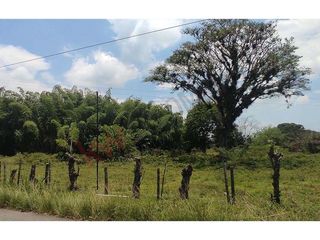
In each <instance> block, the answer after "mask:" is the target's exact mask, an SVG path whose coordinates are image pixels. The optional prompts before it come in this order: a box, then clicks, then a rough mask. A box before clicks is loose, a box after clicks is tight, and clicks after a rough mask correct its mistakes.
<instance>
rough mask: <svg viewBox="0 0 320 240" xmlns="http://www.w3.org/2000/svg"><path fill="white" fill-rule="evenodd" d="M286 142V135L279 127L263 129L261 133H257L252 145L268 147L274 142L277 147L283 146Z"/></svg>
mask: <svg viewBox="0 0 320 240" xmlns="http://www.w3.org/2000/svg"><path fill="white" fill-rule="evenodd" d="M284 140H285V135H284V134H283V133H282V132H281V130H280V129H279V128H277V127H267V128H263V129H262V130H260V131H259V132H257V133H255V135H254V137H253V139H252V143H253V144H254V145H266V144H268V143H270V141H272V142H274V143H275V144H276V145H281V144H282V143H283V141H284Z"/></svg>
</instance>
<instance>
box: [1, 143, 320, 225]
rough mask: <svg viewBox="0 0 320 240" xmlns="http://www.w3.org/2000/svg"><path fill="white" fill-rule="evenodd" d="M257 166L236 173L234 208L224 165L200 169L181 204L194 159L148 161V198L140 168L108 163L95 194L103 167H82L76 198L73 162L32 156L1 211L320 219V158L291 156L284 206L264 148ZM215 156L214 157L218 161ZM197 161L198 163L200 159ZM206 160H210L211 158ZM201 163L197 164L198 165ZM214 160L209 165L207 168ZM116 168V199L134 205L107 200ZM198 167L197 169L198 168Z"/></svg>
mask: <svg viewBox="0 0 320 240" xmlns="http://www.w3.org/2000/svg"><path fill="white" fill-rule="evenodd" d="M250 151H251V153H250V154H251V156H253V157H252V158H256V163H255V165H254V166H252V165H250V164H249V165H246V164H245V162H244V160H239V162H238V164H237V166H238V167H237V168H236V170H235V183H236V204H235V205H229V204H227V203H226V197H225V194H224V183H223V171H222V169H221V168H220V164H219V163H216V164H215V163H211V166H208V164H201V165H199V166H198V167H196V168H195V169H194V172H193V175H192V177H191V182H190V192H189V195H190V199H189V200H187V201H182V200H180V199H179V193H178V188H179V185H180V181H181V175H180V173H181V169H182V168H183V166H185V165H186V163H187V162H188V159H184V161H182V160H181V159H180V160H179V161H177V159H176V157H173V158H171V157H168V156H166V155H164V156H144V157H143V159H142V161H143V173H144V174H143V179H142V184H141V199H139V200H137V199H132V198H131V185H132V181H133V167H134V163H133V161H127V162H111V163H100V179H99V180H100V181H99V182H100V188H99V191H98V192H96V190H95V187H96V186H95V163H94V162H91V163H90V162H89V163H84V164H81V165H80V177H79V179H78V186H79V188H80V189H79V191H77V192H69V191H68V190H67V187H68V175H67V163H66V162H60V161H58V160H57V159H56V157H55V155H46V154H41V153H36V154H29V155H27V156H25V157H24V158H23V165H22V180H23V181H22V184H21V185H20V186H17V185H16V184H13V185H10V184H8V183H6V184H4V183H3V181H2V177H3V171H2V176H1V182H0V207H9V208H15V209H20V210H23V211H35V212H39V213H48V214H53V215H58V216H62V217H68V218H72V219H84V220H320V201H319V200H320V178H319V176H320V155H318V154H314V155H308V154H303V153H288V152H285V151H284V152H285V158H284V159H283V168H282V169H281V177H280V189H281V194H282V195H281V200H282V203H281V205H279V206H278V205H274V204H272V203H271V202H270V193H271V192H272V185H271V182H272V181H271V173H272V172H271V169H270V168H269V167H268V164H269V162H268V159H267V158H266V154H263V151H264V149H259V148H254V149H252V150H250ZM210 154H211V153H210V152H209V153H208V155H207V158H210ZM193 158H194V156H193ZM204 158H205V157H202V159H204ZM0 161H2V164H3V162H6V163H7V178H8V177H9V171H10V170H12V169H13V168H17V164H18V161H19V157H18V156H14V157H1V158H0ZM47 161H51V162H52V184H51V186H50V187H47V186H44V185H43V184H42V183H41V180H42V179H43V177H44V165H45V163H46V162H47ZM164 161H168V169H167V175H166V183H165V187H164V195H163V199H162V200H160V201H158V200H156V169H157V168H158V167H160V168H161V171H162V170H163V167H164ZM193 161H195V160H193ZM206 161H207V160H205V162H206ZM32 163H37V174H36V175H37V179H38V180H40V181H39V183H38V184H37V185H36V186H31V185H30V184H29V183H28V181H27V178H28V175H29V171H30V166H31V164H32ZM106 165H108V168H109V188H110V194H115V195H126V196H129V198H119V197H103V196H99V195H97V194H96V193H103V167H104V166H106ZM195 165H196V164H195Z"/></svg>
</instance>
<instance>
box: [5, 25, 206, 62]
mask: <svg viewBox="0 0 320 240" xmlns="http://www.w3.org/2000/svg"><path fill="white" fill-rule="evenodd" d="M207 20H208V19H203V20H198V21H193V22H188V23H183V24H179V25H174V26H171V27H166V28H161V29H157V30H153V31H148V32H144V33H139V34H135V35H131V36H127V37H122V38H117V39H114V40H109V41H105V42H100V43H95V44H91V45H87V46H83V47H79V48H74V49H70V50H66V51H62V52H57V53H52V54H48V55H45V56H41V57H36V58H32V59H27V60H23V61H19V62H14V63H10V64H6V65H2V66H0V68H5V67H11V66H14V65H18V64H22V63H28V62H32V61H37V60H40V59H46V58H50V57H54V56H58V55H62V54H66V53H70V52H75V51H79V50H83V49H87V48H92V47H97V46H100V45H105V44H110V43H115V42H118V41H123V40H127V39H130V38H136V37H140V36H144V35H148V34H152V33H156V32H162V31H166V30H170V29H174V28H178V27H183V26H187V25H191V24H196V23H200V22H204V21H207Z"/></svg>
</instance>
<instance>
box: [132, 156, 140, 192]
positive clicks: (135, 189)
mask: <svg viewBox="0 0 320 240" xmlns="http://www.w3.org/2000/svg"><path fill="white" fill-rule="evenodd" d="M135 161H136V165H135V167H134V179H133V184H132V195H133V197H134V198H140V184H141V177H142V167H141V159H140V158H136V159H135Z"/></svg>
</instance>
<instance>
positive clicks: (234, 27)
mask: <svg viewBox="0 0 320 240" xmlns="http://www.w3.org/2000/svg"><path fill="white" fill-rule="evenodd" d="M184 33H185V34H187V35H190V36H191V37H192V38H193V41H190V42H186V43H184V44H182V46H181V47H180V48H179V49H177V50H175V51H174V53H173V54H172V55H171V56H170V57H169V58H168V59H167V60H166V61H165V63H164V64H161V65H159V66H157V67H155V68H154V69H153V70H152V71H151V73H150V76H149V77H147V78H146V80H145V81H148V82H156V83H158V84H163V83H170V84H173V86H174V90H180V89H181V90H184V91H188V92H192V93H193V94H195V95H196V96H197V97H198V99H199V100H200V101H202V102H203V103H204V104H207V105H208V106H211V105H212V104H215V105H216V106H217V109H218V112H219V114H220V122H221V124H220V133H219V136H220V140H219V144H220V145H221V146H224V147H228V146H230V144H229V143H228V138H231V137H232V136H231V135H232V132H233V130H234V128H235V126H234V122H235V120H236V119H237V118H238V117H239V116H240V115H241V114H242V112H243V110H244V109H246V108H248V107H249V106H250V105H251V104H252V103H253V102H255V101H256V100H257V99H259V98H268V97H274V96H285V97H286V98H289V97H291V96H293V95H303V91H304V90H307V89H308V84H309V79H308V74H309V73H310V69H308V68H305V67H303V66H301V65H300V59H301V56H298V55H296V54H295V51H296V49H297V47H296V46H295V45H294V41H293V38H290V39H282V38H281V37H280V36H279V35H278V33H277V24H276V22H274V21H269V22H262V21H255V20H235V19H233V20H230V19H223V20H218V19H217V20H208V21H205V22H203V23H202V24H201V25H200V26H196V27H192V28H187V29H185V30H184ZM229 142H230V141H229Z"/></svg>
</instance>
